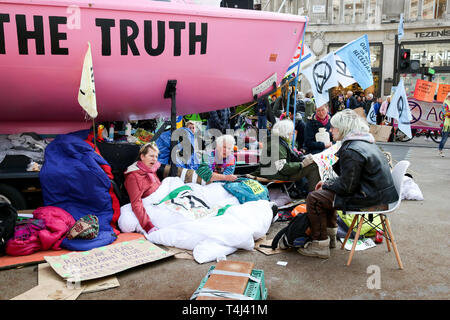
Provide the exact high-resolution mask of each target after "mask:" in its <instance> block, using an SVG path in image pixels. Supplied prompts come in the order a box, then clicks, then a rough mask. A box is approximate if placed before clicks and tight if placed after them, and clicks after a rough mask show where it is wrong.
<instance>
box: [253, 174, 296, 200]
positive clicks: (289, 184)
mask: <svg viewBox="0 0 450 320" xmlns="http://www.w3.org/2000/svg"><path fill="white" fill-rule="evenodd" d="M245 177H246V178H249V179H253V180H256V181H258V182H260V183H262V184H265V185H266V187H269V186H270V185H272V184H279V185H281V187H282V190H283V191H284V192H286V194H287V195H288V196H289V190H291V189H292V188H293V187H295V181H283V180H271V179H267V178H263V177H257V176H253V175H251V174H246V175H245Z"/></svg>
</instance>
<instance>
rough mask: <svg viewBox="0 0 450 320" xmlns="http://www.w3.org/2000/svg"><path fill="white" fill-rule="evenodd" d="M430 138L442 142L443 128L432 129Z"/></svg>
mask: <svg viewBox="0 0 450 320" xmlns="http://www.w3.org/2000/svg"><path fill="white" fill-rule="evenodd" d="M430 138H431V140H433V141H434V142H436V143H440V142H441V140H442V134H441V130H434V131H430Z"/></svg>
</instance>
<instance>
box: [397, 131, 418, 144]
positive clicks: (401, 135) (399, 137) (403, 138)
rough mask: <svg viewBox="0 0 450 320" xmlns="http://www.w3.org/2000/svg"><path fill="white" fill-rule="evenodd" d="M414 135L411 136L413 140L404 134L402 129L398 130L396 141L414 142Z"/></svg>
mask: <svg viewBox="0 0 450 320" xmlns="http://www.w3.org/2000/svg"><path fill="white" fill-rule="evenodd" d="M414 136H415V135H414V134H412V135H411V138H409V137H408V136H407V135H406V134H404V133H403V132H402V131H401V130H400V129H397V131H396V132H395V140H397V141H400V142H408V141H409V140H412V139H413V138H414Z"/></svg>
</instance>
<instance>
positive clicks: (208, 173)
mask: <svg viewBox="0 0 450 320" xmlns="http://www.w3.org/2000/svg"><path fill="white" fill-rule="evenodd" d="M294 97H295V95H293V94H292V93H290V96H289V98H290V101H291V104H290V105H289V106H288V104H287V95H281V96H279V97H276V96H273V97H268V98H265V99H261V98H260V99H258V100H257V101H256V103H255V104H254V111H255V116H256V117H257V122H258V126H257V127H258V129H259V130H261V129H267V128H269V129H268V132H269V134H268V139H267V141H266V142H265V143H264V144H262V150H261V151H262V154H266V155H270V157H269V159H267V158H266V159H265V160H264V161H263V160H262V159H261V163H260V165H259V167H258V168H257V169H256V170H255V171H254V172H252V175H254V176H256V177H263V178H267V179H270V180H282V181H294V182H300V181H303V182H305V183H306V184H304V185H306V189H307V190H306V193H305V194H304V195H305V197H306V206H307V215H308V218H309V221H310V223H311V230H312V236H311V237H312V241H311V242H310V243H309V244H307V245H306V246H305V247H304V248H301V249H299V250H298V252H299V253H301V254H303V255H307V256H314V257H319V258H328V257H329V256H330V251H329V249H330V248H334V247H335V246H336V228H337V225H336V210H337V209H344V210H349V209H361V208H366V207H369V206H371V205H380V204H382V205H387V204H389V203H391V202H394V201H396V200H397V199H398V197H399V195H398V194H397V192H396V190H395V187H394V185H393V180H392V176H391V172H390V168H389V165H388V162H387V160H386V158H385V156H384V155H383V153H382V152H381V150H380V149H379V148H378V147H377V146H376V144H375V139H374V137H373V136H372V135H371V134H370V133H369V126H368V124H367V122H366V121H365V119H364V118H363V117H361V116H360V115H358V114H357V113H356V112H355V111H354V109H356V108H358V107H362V108H363V109H364V111H365V112H368V111H369V110H370V108H371V107H372V104H373V108H374V109H376V110H377V111H376V112H377V113H378V112H379V113H380V114H381V115H385V111H386V109H387V108H388V107H389V99H387V100H386V101H384V102H383V101H382V99H381V98H375V97H374V96H373V94H368V95H367V97H366V96H364V97H362V96H361V95H357V96H355V95H354V94H353V92H351V91H348V92H347V93H346V95H345V97H344V96H343V95H338V96H337V97H336V99H334V100H332V101H331V102H330V103H329V104H328V103H326V104H323V105H321V106H316V105H315V102H314V97H313V96H312V93H311V92H307V93H306V95H305V96H303V95H302V94H301V93H299V94H298V98H299V99H297V101H295V102H296V108H297V114H296V115H294V107H293V101H294V99H295V98H294ZM231 118H232V112H231V111H230V109H224V110H218V111H214V112H211V113H210V114H209V115H208V119H207V121H206V123H207V125H206V128H207V129H217V130H219V131H220V132H222V135H221V136H219V137H218V138H216V141H215V147H214V149H213V151H212V152H209V153H206V154H203V156H202V157H200V159H199V160H198V161H197V162H196V163H195V165H194V163H192V166H188V167H187V168H189V169H191V170H194V171H195V174H196V175H198V176H199V177H201V178H202V179H203V180H204V181H206V182H207V183H211V182H214V181H236V180H237V179H238V175H236V174H235V168H236V162H235V161H236V160H235V154H234V152H233V151H234V150H235V145H236V139H235V138H236V137H235V136H233V135H230V134H227V132H226V129H230V128H233V124H231V123H230V120H231ZM380 118H381V119H382V117H380ZM184 129H185V130H189V131H190V133H192V134H193V133H194V131H195V130H196V129H195V126H194V125H193V123H192V122H190V121H188V122H187V123H186V125H185V128H184ZM319 132H320V133H321V134H325V137H326V139H318V138H317V134H318V133H319ZM326 135H328V137H327V136H326ZM272 141H273V143H272ZM336 141H341V142H342V145H341V148H340V150H339V158H340V159H341V160H340V161H338V162H337V163H336V164H335V165H334V166H333V168H334V169H335V171H336V173H337V174H338V178H337V179H335V180H333V181H330V180H326V181H321V178H320V174H319V168H318V166H317V164H316V163H315V162H314V160H313V157H312V155H313V154H317V153H320V152H322V151H324V150H325V149H327V148H330V147H331V146H332V145H333V143H335V142H336ZM274 143H275V144H276V145H278V150H279V151H278V154H277V155H274V154H272V152H271V151H272V150H271V146H272V145H274ZM158 146H160V147H161V148H158ZM163 148H166V147H165V146H163V145H162V144H159V145H158V141H157V143H149V144H146V145H144V146H143V147H142V148H141V151H140V152H139V156H138V159H137V161H136V162H135V163H134V164H132V165H131V166H130V167H129V168H128V170H127V171H126V181H125V186H126V189H127V191H128V193H129V194H130V201H131V205H132V208H133V211H134V212H135V214H136V216H137V218H138V219H139V222H140V224H141V226H142V227H143V229H144V230H145V231H146V232H152V231H154V230H157V229H156V227H155V226H153V224H152V222H151V221H150V220H149V219H148V216H147V215H146V214H145V212H144V211H145V210H144V209H143V205H142V198H144V197H146V196H148V195H149V194H150V193H151V192H153V191H154V190H155V188H157V187H158V185H159V184H160V183H161V181H160V178H159V177H158V175H157V174H156V172H157V170H158V168H159V167H160V166H161V164H160V162H159V161H165V160H164V159H162V158H161V157H160V155H161V154H162V153H166V151H164V150H161V149H163ZM194 153H195V150H194ZM163 164H164V165H166V164H167V163H163ZM269 167H273V168H275V171H274V172H272V173H270V174H267V173H265V171H264V170H265V169H267V168H269ZM185 168H186V167H185ZM363 190H365V191H367V190H370V192H369V193H367V192H365V191H364V192H363Z"/></svg>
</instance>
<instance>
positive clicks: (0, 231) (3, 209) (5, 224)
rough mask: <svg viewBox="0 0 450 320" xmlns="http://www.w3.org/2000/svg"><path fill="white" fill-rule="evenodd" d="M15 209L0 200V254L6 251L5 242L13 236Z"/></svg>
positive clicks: (15, 218) (15, 217)
mask: <svg viewBox="0 0 450 320" xmlns="http://www.w3.org/2000/svg"><path fill="white" fill-rule="evenodd" d="M16 220H17V211H16V209H14V207H13V206H11V205H10V204H9V203H7V202H2V201H0V255H2V254H4V253H5V251H6V242H7V241H8V240H9V239H11V238H12V237H13V236H14V227H15V226H16Z"/></svg>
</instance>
